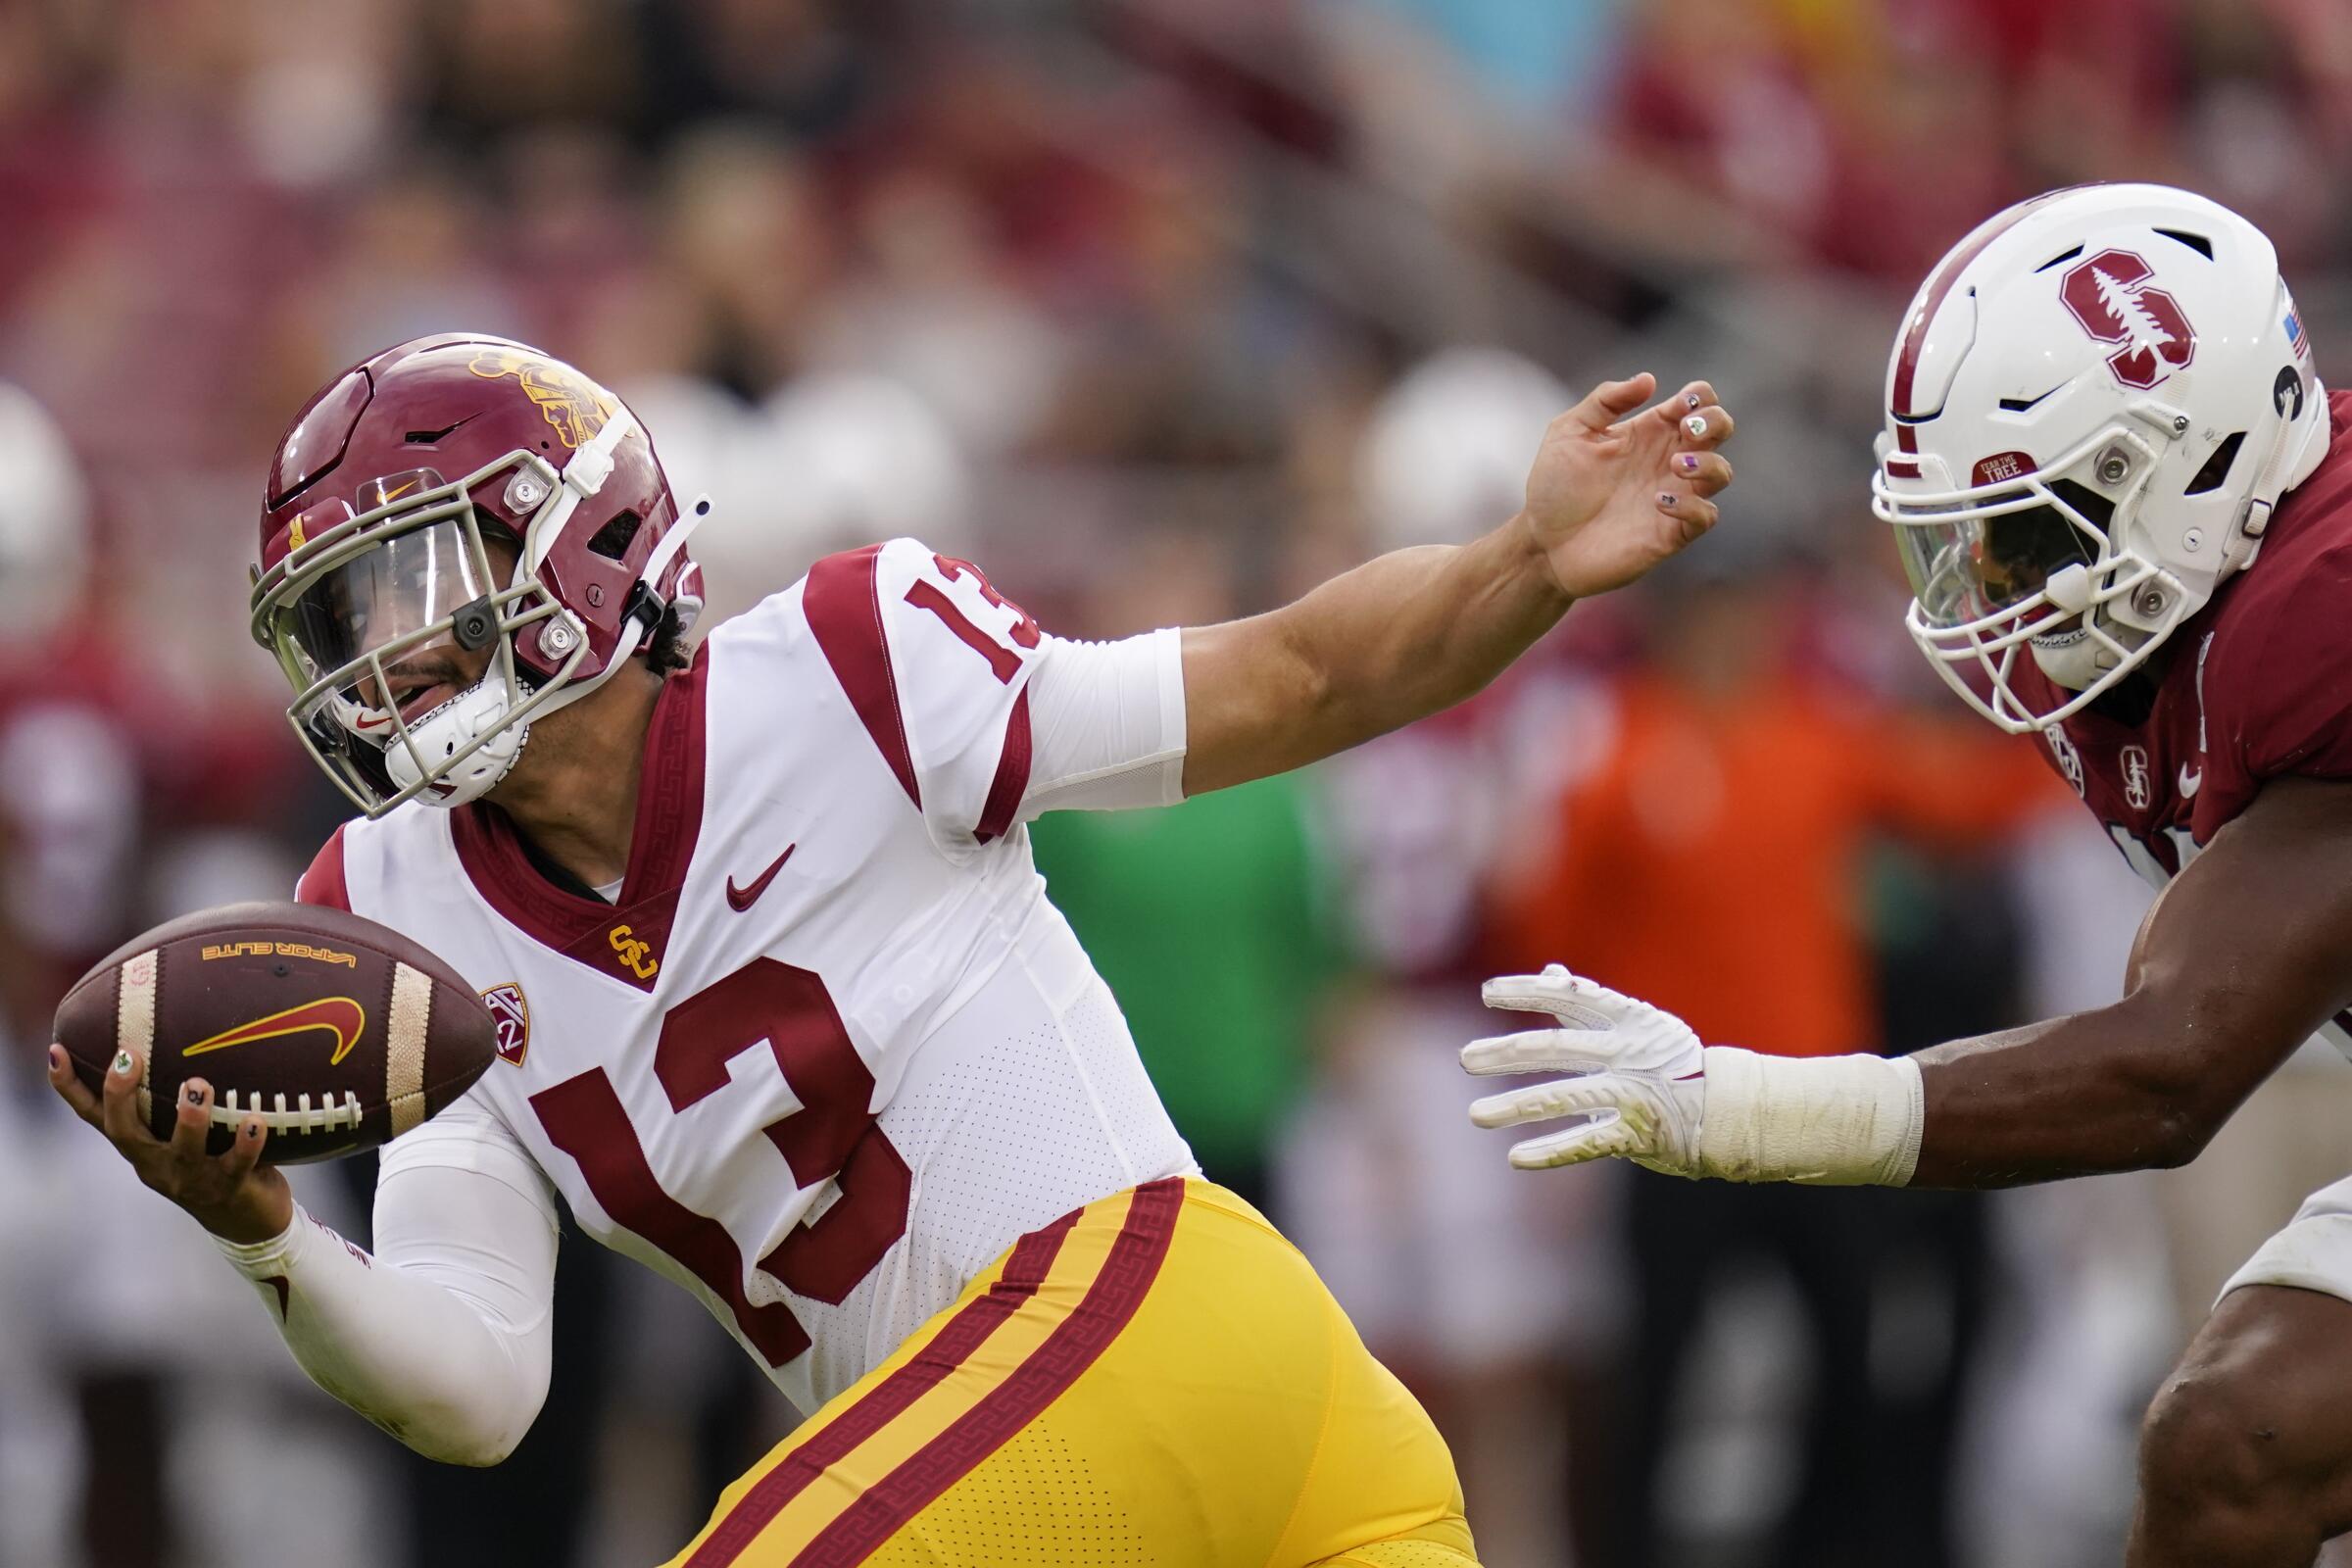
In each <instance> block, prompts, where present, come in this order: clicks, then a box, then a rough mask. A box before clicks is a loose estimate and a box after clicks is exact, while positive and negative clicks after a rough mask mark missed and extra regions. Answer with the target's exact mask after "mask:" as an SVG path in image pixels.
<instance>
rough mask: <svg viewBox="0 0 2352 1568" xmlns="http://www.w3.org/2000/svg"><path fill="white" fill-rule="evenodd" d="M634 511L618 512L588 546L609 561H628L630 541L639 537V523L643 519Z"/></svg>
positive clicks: (598, 531)
mask: <svg viewBox="0 0 2352 1568" xmlns="http://www.w3.org/2000/svg"><path fill="white" fill-rule="evenodd" d="M643 520H644V519H642V518H641V517H639V516H638V515H637V514H636V513H635V512H634V511H630V512H616V513H614V514H613V515H612V516H611V517H610V518H609V519H607V521H606V523H605V525H604V526H603V527H602V528H599V529H597V530H596V535H595V537H594V538H592V539H590V540H589V541H588V548H589V549H590V550H591V551H593V552H595V553H596V554H597V555H600V556H602V557H604V558H605V559H606V560H607V561H626V560H627V559H628V555H629V542H630V541H631V540H633V539H635V538H636V537H637V525H638V523H639V522H641V521H643Z"/></svg>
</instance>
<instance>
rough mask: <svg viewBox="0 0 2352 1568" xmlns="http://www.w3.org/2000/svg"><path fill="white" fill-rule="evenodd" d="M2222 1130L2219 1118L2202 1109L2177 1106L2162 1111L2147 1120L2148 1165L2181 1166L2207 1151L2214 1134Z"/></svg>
mask: <svg viewBox="0 0 2352 1568" xmlns="http://www.w3.org/2000/svg"><path fill="white" fill-rule="evenodd" d="M2220 1130H2221V1123H2220V1122H2218V1121H2214V1120H2212V1119H2210V1118H2208V1117H2206V1116H2205V1115H2203V1114H2202V1113H2201V1112H2197V1111H2192V1110H2187V1109H2178V1108H2175V1109H2167V1110H2164V1111H2161V1112H2159V1113H2158V1114H2157V1115H2156V1116H2155V1117H2153V1118H2151V1119H2150V1121H2149V1123H2148V1141H2147V1157H2146V1159H2145V1161H2144V1164H2145V1167H2146V1168H2147V1169H2150V1170H2179V1169H2180V1167H2181V1166H2183V1165H2185V1164H2188V1163H2189V1162H2190V1161H2191V1160H2193V1159H2195V1158H2196V1157H2197V1156H2198V1155H2199V1154H2202V1153H2203V1152H2205V1146H2206V1145H2207V1144H2209V1143H2211V1142H2213V1135H2214V1134H2215V1133H2217V1132H2219V1131H2220Z"/></svg>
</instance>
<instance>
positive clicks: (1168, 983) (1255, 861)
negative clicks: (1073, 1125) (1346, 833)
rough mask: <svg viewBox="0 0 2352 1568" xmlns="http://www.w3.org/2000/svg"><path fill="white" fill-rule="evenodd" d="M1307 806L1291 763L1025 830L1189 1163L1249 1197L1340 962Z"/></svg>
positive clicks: (1306, 1060) (1306, 793) (1303, 782)
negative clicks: (1145, 803) (1234, 783)
mask: <svg viewBox="0 0 2352 1568" xmlns="http://www.w3.org/2000/svg"><path fill="white" fill-rule="evenodd" d="M1313 809H1314V802H1313V785H1312V782H1311V778H1310V777H1308V776H1301V775H1299V774H1295V773H1294V774H1285V775H1283V776H1280V777H1276V778H1267V779H1260V780H1258V781H1257V782H1255V783H1252V784H1245V785H1242V786H1240V787H1239V788H1236V789H1230V790H1222V791H1219V792H1218V793H1216V794H1214V795H1204V796H1201V797H1198V798H1196V799H1194V800H1190V801H1187V802H1185V803H1184V804H1183V805H1182V806H1177V807H1171V808H1169V809H1166V810H1159V811H1117V812H1110V811H1063V812H1059V813H1056V814H1054V815H1052V816H1048V817H1044V818H1041V819H1040V820H1039V821H1038V822H1037V823H1036V825H1035V826H1034V827H1033V828H1032V829H1031V830H1030V831H1031V833H1032V835H1033V839H1034V845H1035V849H1036V855H1037V865H1038V869H1039V870H1041V871H1043V872H1044V873H1045V875H1046V884H1047V890H1048V892H1049V893H1050V895H1051V896H1052V898H1053V900H1054V904H1055V905H1057V906H1058V907H1060V908H1061V911H1062V912H1063V913H1064V914H1066V915H1068V916H1069V920H1070V924H1071V925H1072V926H1074V927H1075V928H1076V929H1077V932H1078V938H1079V940H1080V941H1081V942H1083V943H1085V944H1086V951H1087V952H1088V953H1089V954H1091V955H1092V956H1094V960H1095V966H1096V967H1097V968H1098V969H1100V970H1101V971H1102V973H1103V979H1105V980H1106V981H1108V982H1109V983H1110V989H1111V992H1112V994H1113V995H1114V996H1116V997H1117V998H1118V1001H1119V1006H1120V1008H1121V1009H1122V1010H1124V1011H1125V1013H1126V1014H1127V1022H1128V1024H1129V1026H1130V1027H1131V1028H1132V1029H1133V1030H1134V1031H1135V1043H1136V1045H1137V1046H1138V1047H1139V1048H1140V1049H1141V1050H1142V1052H1143V1057H1144V1064H1145V1066H1147V1067H1148V1068H1150V1069H1151V1073H1152V1082H1153V1083H1154V1084H1156V1085H1157V1086H1158V1088H1159V1093H1160V1096H1161V1098H1162V1099H1163V1100H1165V1101H1166V1102H1167V1106H1168V1111H1169V1114H1170V1115H1172V1116H1174V1117H1175V1119H1176V1125H1177V1127H1178V1128H1180V1129H1181V1130H1182V1131H1183V1133H1184V1135H1185V1137H1186V1138H1187V1139H1188V1140H1190V1141H1191V1143H1192V1146H1193V1152H1194V1153H1195V1154H1196V1155H1197V1156H1199V1158H1200V1160H1201V1168H1202V1169H1203V1170H1205V1171H1206V1172H1207V1173H1208V1175H1209V1177H1210V1178H1211V1179H1212V1180H1215V1181H1220V1182H1223V1183H1225V1184H1226V1185H1228V1186H1231V1187H1234V1188H1236V1189H1237V1190H1238V1191H1241V1192H1243V1193H1244V1195H1245V1196H1248V1197H1251V1198H1253V1199H1254V1197H1255V1196H1256V1193H1257V1192H1258V1191H1259V1190H1260V1189H1261V1177H1262V1173H1263V1171H1264V1169H1265V1165H1266V1161H1267V1159H1268V1156H1269V1153H1270V1150H1271V1146H1272V1143H1273V1140H1274V1138H1275V1136H1276V1134H1277V1133H1278V1131H1279V1130H1280V1127H1281V1125H1282V1122H1283V1120H1284V1118H1285V1117H1287V1116H1288V1115H1289V1114H1290V1111H1291V1108H1292V1106H1293V1105H1294V1104H1295V1103H1297V1101H1298V1099H1299V1094H1300V1092H1301V1090H1302V1089H1303V1087H1304V1084H1305V1081H1306V1077H1307V1072H1308V1067H1309V1065H1310V1061H1311V1058H1312V1055H1313V1049H1314V1043H1313V1030H1314V1024H1315V1014H1316V1012H1317V1010H1318V1009H1319V1008H1320V1007H1321V1005H1322V1004H1323V1001H1324V999H1325V998H1326V997H1327V996H1328V995H1329V993H1330V988H1331V985H1332V982H1333V981H1334V980H1335V979H1336V978H1337V977H1338V975H1339V974H1340V972H1341V971H1342V969H1343V968H1344V966H1345V956H1344V953H1343V948H1342V944H1341V943H1340V941H1339V940H1338V939H1337V936H1336V933H1335V930H1334V922H1333V919H1332V900H1331V897H1330V890H1331V875H1330V869H1329V866H1328V864H1327V862H1326V859H1325V857H1324V856H1323V854H1322V853H1321V850H1320V847H1319V846H1318V844H1317V843H1316V841H1315V837H1314V834H1313V831H1312V829H1311V827H1310V822H1311V820H1312V813H1313Z"/></svg>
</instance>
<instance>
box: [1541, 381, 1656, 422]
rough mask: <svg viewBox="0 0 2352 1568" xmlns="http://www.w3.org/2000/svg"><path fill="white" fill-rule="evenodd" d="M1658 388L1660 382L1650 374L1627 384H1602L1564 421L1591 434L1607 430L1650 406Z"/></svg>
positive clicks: (1618, 382)
mask: <svg viewBox="0 0 2352 1568" xmlns="http://www.w3.org/2000/svg"><path fill="white" fill-rule="evenodd" d="M1657 388H1658V378H1657V377H1656V376H1654V375H1652V374H1650V373H1649V372H1648V371H1647V370H1643V371H1642V373H1641V374H1639V375H1636V376H1634V377H1632V378H1630V379H1628V380H1624V381H1603V382H1601V383H1600V385H1598V386H1596V387H1594V388H1593V390H1592V391H1590V392H1588V393H1586V394H1585V398H1584V401H1583V402H1581V403H1579V404H1578V405H1577V406H1576V407H1575V408H1573V409H1570V410H1569V411H1568V413H1567V414H1566V415H1565V416H1563V417H1566V418H1570V419H1573V420H1575V421H1576V422H1577V423H1579V424H1581V425H1583V426H1584V427H1585V428H1586V429H1588V430H1606V429H1607V428H1608V427H1609V426H1610V425H1612V424H1615V423H1616V422H1617V421H1618V420H1620V419H1622V418H1624V417H1626V416H1627V415H1629V414H1631V413H1633V412H1634V411H1635V410H1636V409H1638V408H1640V407H1641V406H1642V404H1643V403H1645V402H1647V401H1648V400H1649V395H1650V394H1651V393H1652V392H1655V391H1656V390H1657Z"/></svg>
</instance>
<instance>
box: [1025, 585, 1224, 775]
mask: <svg viewBox="0 0 2352 1568" xmlns="http://www.w3.org/2000/svg"><path fill="white" fill-rule="evenodd" d="M1029 706H1030V710H1031V716H1032V721H1033V730H1034V737H1035V738H1034V741H1033V743H1032V760H1031V762H1030V764H1029V789H1028V792H1027V793H1026V794H1025V795H1024V796H1023V797H1022V799H1021V817H1022V819H1023V820H1024V821H1026V820H1029V819H1030V818H1033V817H1036V816H1038V815H1039V814H1041V813H1043V812H1046V811H1069V810H1080V811H1112V810H1121V809H1127V808H1131V807H1139V806H1173V805H1175V804H1176V803H1177V802H1178V801H1181V800H1183V799H1184V646H1183V633H1182V632H1180V631H1178V630H1177V629H1176V628H1174V627H1168V628H1166V629H1164V630H1160V631H1153V632H1146V633H1144V634H1143V635H1142V636H1140V637H1128V638H1123V639H1121V640H1120V641H1118V642H1112V643H1082V642H1071V641H1068V640H1066V639H1063V638H1059V637H1054V638H1048V639H1047V640H1046V643H1045V646H1044V647H1043V648H1042V649H1041V650H1040V651H1039V657H1038V661H1037V665H1036V669H1035V671H1034V673H1032V674H1031V675H1030V677H1029Z"/></svg>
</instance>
